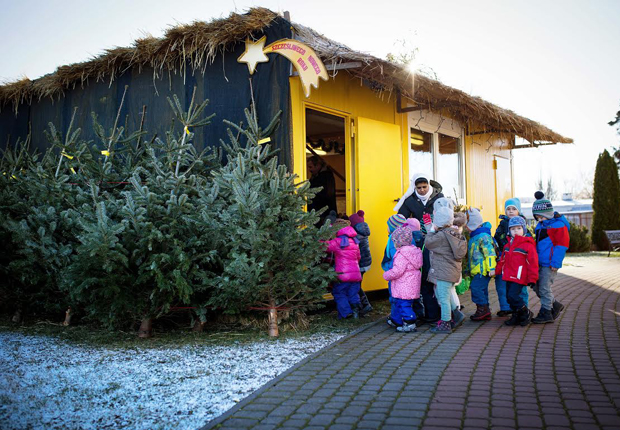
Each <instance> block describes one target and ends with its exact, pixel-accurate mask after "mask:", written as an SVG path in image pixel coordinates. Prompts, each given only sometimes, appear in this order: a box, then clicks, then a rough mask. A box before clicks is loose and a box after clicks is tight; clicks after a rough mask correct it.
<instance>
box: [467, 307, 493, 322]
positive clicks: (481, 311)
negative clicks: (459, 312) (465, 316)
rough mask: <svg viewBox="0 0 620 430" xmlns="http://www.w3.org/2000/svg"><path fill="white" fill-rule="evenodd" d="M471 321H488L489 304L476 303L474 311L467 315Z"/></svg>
mask: <svg viewBox="0 0 620 430" xmlns="http://www.w3.org/2000/svg"><path fill="white" fill-rule="evenodd" d="M469 318H470V319H471V320H472V321H488V320H490V319H491V309H490V308H489V305H476V313H475V314H473V315H472V316H470V317H469Z"/></svg>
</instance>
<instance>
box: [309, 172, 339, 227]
mask: <svg viewBox="0 0 620 430" xmlns="http://www.w3.org/2000/svg"><path fill="white" fill-rule="evenodd" d="M310 187H312V188H319V187H322V188H323V189H322V190H321V191H319V192H318V193H317V194H316V196H314V198H313V199H312V201H311V202H309V203H308V211H310V210H312V209H314V210H316V211H318V210H319V209H322V208H324V207H325V206H327V210H326V211H325V212H323V215H322V216H323V218H324V217H326V216H327V214H329V211H332V210H333V211H336V212H338V208H337V207H336V180H335V179H334V174H333V173H332V171H331V170H330V169H329V168H328V167H324V168H323V169H321V171H319V173H317V174H316V175H315V176H313V177H312V178H310Z"/></svg>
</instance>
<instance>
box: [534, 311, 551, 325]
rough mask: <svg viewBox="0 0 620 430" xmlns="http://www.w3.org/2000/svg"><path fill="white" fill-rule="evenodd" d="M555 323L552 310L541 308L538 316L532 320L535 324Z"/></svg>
mask: <svg viewBox="0 0 620 430" xmlns="http://www.w3.org/2000/svg"><path fill="white" fill-rule="evenodd" d="M552 322H553V315H552V314H551V310H550V309H544V308H540V312H538V316H537V317H536V318H534V319H533V320H532V323H533V324H547V323H552Z"/></svg>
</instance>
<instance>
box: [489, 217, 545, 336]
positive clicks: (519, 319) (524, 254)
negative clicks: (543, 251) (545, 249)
mask: <svg viewBox="0 0 620 430" xmlns="http://www.w3.org/2000/svg"><path fill="white" fill-rule="evenodd" d="M508 229H509V230H508V238H507V242H506V245H505V246H504V250H503V251H502V256H501V258H500V259H499V261H498V262H497V267H496V268H495V270H496V273H497V275H496V280H497V276H499V275H502V277H503V278H504V281H505V283H506V296H507V299H508V303H510V309H511V310H512V316H511V317H510V319H509V320H507V321H504V324H505V325H507V326H513V325H520V326H522V327H525V326H527V325H528V324H529V323H530V321H531V320H532V311H530V310H529V309H528V307H527V302H526V301H525V300H523V290H527V286H528V285H530V286H532V287H533V286H534V285H535V283H536V281H538V252H536V243H535V242H534V238H533V237H531V236H530V237H527V236H525V232H526V231H527V228H526V226H525V220H524V219H523V218H521V217H520V216H514V217H512V218H510V223H509V224H508Z"/></svg>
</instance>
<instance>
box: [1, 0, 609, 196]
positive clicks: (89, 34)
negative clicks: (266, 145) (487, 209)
mask: <svg viewBox="0 0 620 430" xmlns="http://www.w3.org/2000/svg"><path fill="white" fill-rule="evenodd" d="M253 6H263V7H267V8H269V9H271V10H273V11H276V12H282V11H289V12H290V14H291V19H292V20H293V21H294V22H298V23H300V24H304V25H306V26H310V27H312V28H314V29H315V30H317V31H319V32H320V33H323V34H324V35H325V36H327V37H329V38H331V39H334V40H337V41H339V42H342V43H344V44H346V45H348V46H349V47H351V48H353V49H355V50H358V51H364V52H367V53H369V54H371V55H374V56H376V57H380V58H385V56H386V54H387V53H388V52H395V51H398V49H399V48H398V46H397V44H396V42H397V41H398V40H407V42H408V46H410V47H415V49H416V50H417V51H416V59H415V65H416V67H418V68H420V69H422V70H425V71H427V72H428V71H431V72H432V73H434V74H435V75H436V77H437V78H438V79H439V80H440V81H441V82H443V83H444V84H447V85H450V86H452V87H455V88H458V89H460V90H463V91H465V92H466V93H468V94H471V95H474V96H480V97H482V98H483V99H485V100H488V101H490V102H492V103H494V104H497V105H499V106H501V107H503V108H507V109H510V110H512V111H514V112H516V113H517V114H519V115H522V116H525V117H527V118H530V119H532V120H535V121H537V122H540V123H541V124H543V125H546V126H547V127H549V128H551V129H552V130H554V131H556V132H558V133H560V134H561V135H563V136H567V137H571V138H573V139H574V141H575V143H574V144H572V145H554V146H548V147H544V148H536V149H519V150H515V151H513V156H514V169H515V193H516V195H517V196H531V195H533V193H534V191H535V190H536V182H537V181H538V180H539V179H541V178H542V179H543V181H545V182H546V181H547V180H549V178H550V179H551V180H552V181H553V184H554V188H555V189H556V190H557V191H558V192H559V193H562V192H570V191H572V192H577V191H579V190H581V189H582V188H583V187H584V185H585V186H587V182H588V181H591V180H592V178H593V174H594V167H595V165H596V159H597V157H598V155H599V154H600V153H601V152H602V151H603V150H604V149H610V148H611V147H613V146H618V145H620V136H619V135H618V134H617V131H616V129H614V128H613V127H610V126H609V125H608V124H607V123H608V122H609V121H610V120H612V119H614V118H615V114H616V112H617V111H618V110H620V55H618V53H617V52H618V51H619V48H618V46H620V1H616V0H591V1H586V0H520V1H513V0H470V1H462V0H454V1H453V0H434V1H428V0H424V1H420V0H407V1H401V0H396V1H389V2H377V1H366V0H357V1H355V2H353V1H350V0H348V1H338V0H331V1H324V0H314V1H312V2H300V1H288V0H280V1H240V0H237V1H232V0H218V1H211V0H202V1H189V0H177V1H174V2H171V1H163V0H148V1H147V0H132V1H120V0H106V1H104V2H95V1H84V0H82V1H76V0H63V1H58V0H46V1H43V0H40V1H34V0H21V1H19V2H16V1H14V0H0V8H1V9H0V10H2V14H1V15H0V29H1V30H2V33H3V34H4V37H3V40H4V42H3V43H2V44H1V45H0V58H2V59H3V62H2V64H0V82H11V81H14V80H17V79H19V78H21V77H23V76H27V77H28V78H30V79H34V78H37V77H40V76H42V75H45V74H47V73H51V72H53V71H54V70H55V69H56V67H58V66H61V65H65V64H71V63H75V62H81V61H86V60H88V59H89V58H91V57H93V56H96V55H98V54H100V53H101V52H102V51H103V50H104V49H106V48H112V47H115V46H129V45H131V44H132V42H133V41H134V40H135V39H137V38H140V37H143V36H144V35H145V34H150V35H152V36H155V37H160V36H162V35H163V34H164V32H165V30H166V29H167V28H169V27H170V26H174V25H176V24H179V23H189V22H192V21H195V20H202V21H204V20H207V21H208V20H211V19H213V18H221V17H226V16H228V15H229V14H230V12H233V11H237V12H244V11H245V10H247V8H249V7H253Z"/></svg>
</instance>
